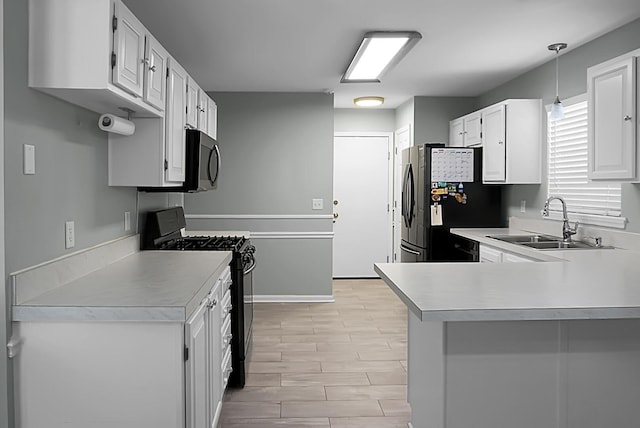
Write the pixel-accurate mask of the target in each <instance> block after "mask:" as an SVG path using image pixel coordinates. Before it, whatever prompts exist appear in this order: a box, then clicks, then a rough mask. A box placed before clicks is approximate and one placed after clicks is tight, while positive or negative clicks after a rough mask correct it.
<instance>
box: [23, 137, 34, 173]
mask: <svg viewBox="0 0 640 428" xmlns="http://www.w3.org/2000/svg"><path fill="white" fill-rule="evenodd" d="M22 147H23V150H24V153H23V155H24V156H23V161H24V165H23V170H22V172H23V173H24V174H25V175H33V174H35V173H36V146H33V145H31V144H25V145H24V146H22Z"/></svg>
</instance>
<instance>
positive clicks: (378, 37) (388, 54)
mask: <svg viewBox="0 0 640 428" xmlns="http://www.w3.org/2000/svg"><path fill="white" fill-rule="evenodd" d="M421 38H422V35H420V33H418V32H416V31H372V32H369V33H366V34H365V35H364V38H363V39H362V42H361V43H360V47H359V48H358V50H357V51H356V54H355V55H354V56H353V59H352V60H351V63H350V64H349V67H347V71H345V73H344V75H343V76H342V79H341V80H340V82H341V83H351V82H368V83H371V82H373V83H379V82H380V77H382V75H383V74H384V73H385V72H387V71H388V70H389V69H390V68H391V67H392V66H394V65H395V64H397V63H398V62H400V60H401V59H402V58H403V57H404V56H405V55H406V54H407V52H409V50H410V49H411V48H412V47H413V46H414V45H415V44H416V43H418V41H419V40H420V39H421Z"/></svg>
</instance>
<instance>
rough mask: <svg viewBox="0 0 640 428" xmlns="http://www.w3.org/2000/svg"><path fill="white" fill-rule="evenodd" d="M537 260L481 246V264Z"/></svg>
mask: <svg viewBox="0 0 640 428" xmlns="http://www.w3.org/2000/svg"><path fill="white" fill-rule="evenodd" d="M535 261H536V259H533V258H531V257H526V256H522V255H519V254H514V253H510V252H508V251H504V250H501V249H498V248H494V247H491V246H488V245H484V244H480V263H511V262H535Z"/></svg>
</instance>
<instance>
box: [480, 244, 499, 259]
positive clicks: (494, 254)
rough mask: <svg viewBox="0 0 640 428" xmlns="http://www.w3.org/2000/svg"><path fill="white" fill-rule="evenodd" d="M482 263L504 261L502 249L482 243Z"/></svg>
mask: <svg viewBox="0 0 640 428" xmlns="http://www.w3.org/2000/svg"><path fill="white" fill-rule="evenodd" d="M480 263H502V251H500V250H498V249H496V248H492V247H488V246H486V245H483V244H480Z"/></svg>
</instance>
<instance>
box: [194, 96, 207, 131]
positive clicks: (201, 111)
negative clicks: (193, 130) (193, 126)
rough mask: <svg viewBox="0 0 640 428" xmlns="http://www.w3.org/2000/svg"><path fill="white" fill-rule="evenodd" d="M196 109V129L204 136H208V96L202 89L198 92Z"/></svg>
mask: <svg viewBox="0 0 640 428" xmlns="http://www.w3.org/2000/svg"><path fill="white" fill-rule="evenodd" d="M196 108H197V109H198V129H199V130H201V131H202V132H204V133H205V134H208V133H209V124H208V122H207V120H208V119H209V115H208V109H209V96H208V95H207V93H206V92H205V91H203V90H202V89H200V90H199V91H198V105H197V106H196Z"/></svg>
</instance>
